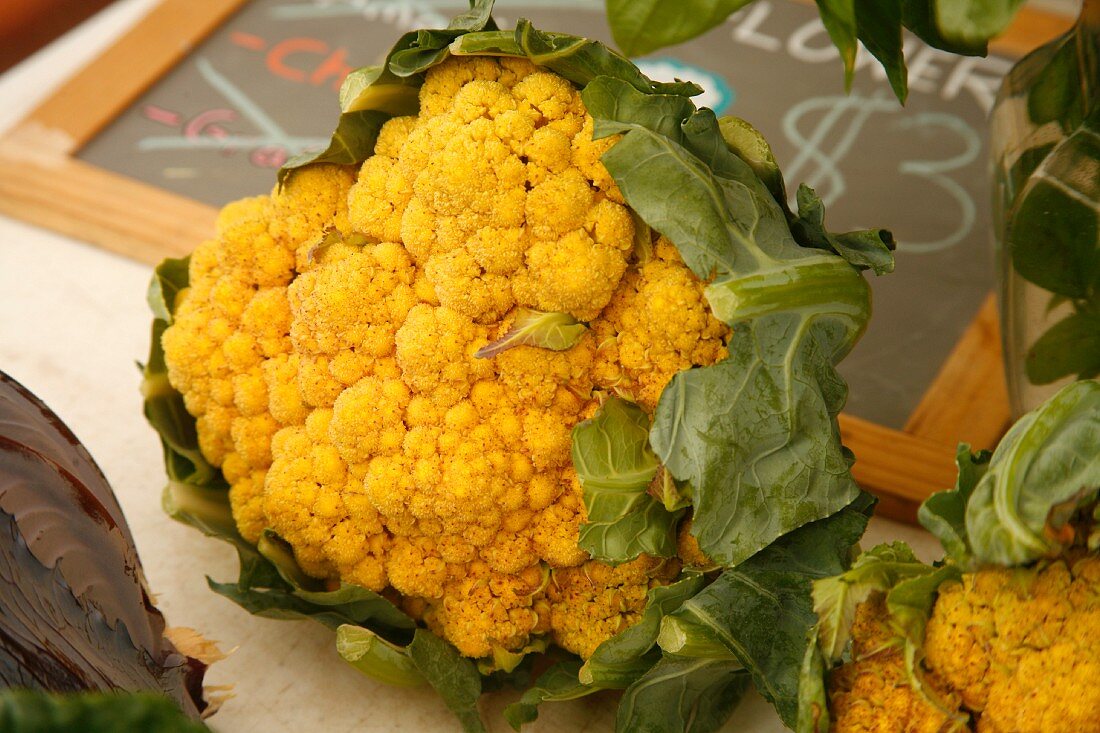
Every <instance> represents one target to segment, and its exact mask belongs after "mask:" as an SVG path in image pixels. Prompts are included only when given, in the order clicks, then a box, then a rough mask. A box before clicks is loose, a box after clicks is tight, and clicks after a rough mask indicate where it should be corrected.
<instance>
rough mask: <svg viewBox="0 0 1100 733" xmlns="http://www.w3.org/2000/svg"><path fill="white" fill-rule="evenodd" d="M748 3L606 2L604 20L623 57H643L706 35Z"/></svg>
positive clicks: (710, 0) (709, 0)
mask: <svg viewBox="0 0 1100 733" xmlns="http://www.w3.org/2000/svg"><path fill="white" fill-rule="evenodd" d="M751 1H752V0H671V1H670V0H607V20H608V24H609V25H610V26H611V33H612V35H613V36H614V37H615V43H616V45H618V47H619V48H621V49H622V51H623V53H625V54H626V55H627V56H644V55H645V54H647V53H650V52H651V51H656V50H657V49H659V48H664V47H665V46H671V45H673V44H676V43H682V42H683V41H687V40H689V39H692V38H695V37H696V36H698V35H701V34H703V33H705V32H706V31H709V30H710V29H711V28H713V27H715V26H716V25H719V24H721V23H724V22H725V20H726V18H727V17H728V16H729V15H730V13H733V12H734V11H736V10H739V9H740V8H743V7H744V6H746V5H748V4H749V3H750V2H751Z"/></svg>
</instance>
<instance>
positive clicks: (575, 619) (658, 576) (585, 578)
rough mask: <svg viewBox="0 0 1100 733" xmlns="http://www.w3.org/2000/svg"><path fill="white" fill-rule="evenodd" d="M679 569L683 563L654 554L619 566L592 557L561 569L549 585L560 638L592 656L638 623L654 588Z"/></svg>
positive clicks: (557, 638) (564, 644)
mask: <svg viewBox="0 0 1100 733" xmlns="http://www.w3.org/2000/svg"><path fill="white" fill-rule="evenodd" d="M679 572H680V563H679V562H678V561H675V560H673V561H666V560H661V559H659V558H655V557H650V556H649V555H640V556H638V557H637V558H635V559H634V560H631V561H630V562H626V563H623V564H622V565H618V566H616V567H610V566H608V565H605V564H603V563H601V562H596V561H595V560H589V561H588V562H586V563H584V564H583V565H581V566H579V567H570V568H561V569H558V570H555V571H554V573H553V577H552V578H551V580H550V585H549V586H547V589H546V599H547V601H549V603H550V628H551V630H552V633H553V635H554V641H555V642H556V643H557V644H558V646H560V647H562V648H563V649H566V650H568V651H571V652H573V653H574V654H579V655H580V656H582V657H584V658H586V659H587V658H588V657H590V656H592V652H594V651H595V650H596V647H598V646H599V645H600V644H602V643H603V642H604V641H606V640H607V639H609V638H611V637H612V636H614V635H615V634H617V633H619V632H620V631H622V630H623V629H625V628H627V627H628V626H630V625H632V624H635V623H637V622H638V620H639V619H640V618H641V616H642V611H644V610H645V601H646V594H647V593H648V592H649V589H650V588H651V587H653V586H655V585H664V584H666V583H668V582H670V581H671V580H672V579H673V578H675V577H676V575H677V574H678V573H679Z"/></svg>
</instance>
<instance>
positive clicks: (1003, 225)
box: [990, 0, 1100, 417]
mask: <svg viewBox="0 0 1100 733" xmlns="http://www.w3.org/2000/svg"><path fill="white" fill-rule="evenodd" d="M990 141H991V142H990V146H991V153H992V162H993V183H994V187H993V189H994V193H993V197H994V201H993V206H994V222H995V224H994V226H995V231H994V236H995V242H996V253H997V267H998V271H999V282H1000V292H999V298H1000V307H1001V333H1002V339H1003V343H1004V353H1005V369H1006V376H1007V379H1008V391H1009V399H1010V401H1011V406H1012V412H1013V416H1014V417H1019V416H1020V415H1022V414H1023V413H1024V412H1027V411H1028V410H1031V409H1033V408H1034V407H1037V406H1038V405H1039V404H1040V403H1041V402H1042V401H1043V400H1044V399H1046V398H1047V397H1049V396H1050V395H1052V394H1053V393H1054V392H1055V391H1056V390H1057V389H1058V388H1059V387H1060V386H1062V385H1063V384H1064V383H1065V382H1067V381H1069V380H1072V379H1076V378H1095V377H1096V376H1097V375H1098V374H1100V0H1085V2H1084V5H1083V6H1082V9H1081V14H1080V17H1079V18H1078V20H1077V23H1076V24H1075V25H1074V27H1073V28H1072V29H1071V30H1070V31H1068V32H1067V33H1066V34H1065V35H1063V36H1061V37H1059V38H1057V39H1055V40H1053V41H1051V42H1050V43H1048V44H1046V45H1044V46H1042V47H1040V48H1038V49H1036V50H1035V51H1033V52H1032V53H1030V54H1029V55H1027V56H1025V57H1024V58H1023V59H1021V60H1020V62H1019V63H1018V64H1016V66H1015V67H1013V69H1012V70H1011V71H1009V73H1008V74H1007V75H1006V76H1005V79H1004V82H1003V83H1002V86H1001V90H1000V92H999V94H998V97H997V102H996V104H995V105H994V108H993V113H992V119H991V137H990Z"/></svg>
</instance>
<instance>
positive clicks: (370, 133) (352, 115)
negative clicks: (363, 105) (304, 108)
mask: <svg viewBox="0 0 1100 733" xmlns="http://www.w3.org/2000/svg"><path fill="white" fill-rule="evenodd" d="M392 116H393V115H391V114H389V113H388V112H383V111H379V110H374V109H364V110H360V111H358V112H344V113H343V114H341V115H340V121H339V122H338V123H337V125H336V130H335V132H333V133H332V140H331V141H330V142H329V145H328V147H327V148H325V149H324V150H321V151H319V152H313V153H302V154H301V155H295V156H294V157H293V158H291V159H290V160H288V161H287V162H286V164H285V165H284V166H283V167H282V168H280V169H279V185H280V186H285V185H286V181H287V178H288V177H289V176H290V173H291V172H292V171H294V170H297V169H299V168H301V167H303V166H306V165H310V164H312V163H335V164H337V165H352V164H355V163H359V162H362V161H363V160H366V159H367V158H368V157H369V156H370V154H371V153H372V152H374V143H375V141H376V140H378V131H379V130H381V129H382V125H384V124H386V121H387V120H389V119H390V117H392Z"/></svg>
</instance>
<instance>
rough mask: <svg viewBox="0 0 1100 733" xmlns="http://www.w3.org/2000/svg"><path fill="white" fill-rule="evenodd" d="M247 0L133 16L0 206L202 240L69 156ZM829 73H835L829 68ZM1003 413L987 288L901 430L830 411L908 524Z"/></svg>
mask: <svg viewBox="0 0 1100 733" xmlns="http://www.w3.org/2000/svg"><path fill="white" fill-rule="evenodd" d="M245 2H247V0H162V2H161V3H160V4H159V5H157V6H156V7H154V8H153V9H152V10H151V11H150V12H149V13H148V14H147V15H146V16H145V18H144V19H142V20H141V21H140V22H138V23H137V25H135V26H134V27H133V28H132V29H131V30H130V31H128V32H127V33H126V34H124V35H123V36H122V37H121V38H120V39H119V40H118V41H117V42H116V43H115V44H114V45H112V46H111V47H110V48H108V49H107V50H106V51H105V52H103V53H102V54H101V55H100V56H99V57H98V58H96V59H95V60H94V61H92V62H91V63H90V64H89V65H88V66H86V67H85V68H84V69H83V70H81V71H80V72H79V73H77V74H76V75H75V76H73V77H72V78H70V79H69V80H68V81H67V82H66V83H65V84H64V85H62V86H61V88H60V89H58V90H57V91H56V92H55V93H54V94H52V95H51V96H50V97H49V98H48V99H46V100H45V101H44V102H43V103H42V104H40V105H39V106H38V107H37V108H36V109H35V110H34V111H33V112H31V113H30V114H29V115H28V116H27V117H26V118H24V119H23V120H21V121H20V122H19V123H18V124H16V125H15V126H14V127H13V128H12V129H11V130H10V131H8V133H7V134H6V135H4V136H3V137H2V138H0V212H2V213H4V214H6V215H8V216H11V217H13V218H18V219H23V220H26V221H28V222H31V223H33V224H37V225H40V226H43V227H47V228H49V229H53V230H56V231H59V232H61V233H63V234H67V235H69V236H72V237H74V238H77V239H81V240H85V241H88V242H90V243H93V244H96V245H99V246H101V247H103V248H105V249H108V250H110V251H113V252H116V253H118V254H122V255H125V256H127V257H131V258H133V259H136V260H139V261H141V262H145V263H149V264H155V263H157V262H159V261H160V260H161V259H162V258H164V257H180V256H183V255H184V254H186V253H187V252H189V251H190V250H191V249H193V248H194V246H195V244H196V243H198V242H201V241H202V240H204V239H206V238H208V237H209V236H210V235H211V233H212V232H213V230H214V221H215V217H216V215H217V210H216V209H215V208H213V207H211V206H208V205H206V204H202V203H199V202H196V201H194V200H192V199H189V198H186V197H184V196H181V195H178V194H175V193H171V192H169V191H166V190H163V189H159V188H157V187H155V186H152V185H150V184H147V183H143V182H140V181H136V180H134V179H131V178H128V177H126V176H123V175H121V174H118V173H114V172H111V171H107V170H104V169H102V168H99V167H97V166H94V165H91V164H89V163H86V162H84V161H82V160H79V159H78V158H77V157H76V154H77V152H78V151H79V150H81V149H82V148H83V147H84V146H85V145H86V144H87V143H88V142H89V141H91V140H92V138H93V137H95V136H96V135H97V134H98V133H99V132H100V131H101V130H102V129H104V128H105V127H106V126H107V125H109V124H110V123H111V122H112V121H113V120H114V119H115V118H116V117H118V116H119V115H120V114H121V113H122V112H123V111H124V110H126V109H127V108H128V107H129V106H130V105H131V104H132V103H133V101H134V100H135V99H136V98H137V97H138V96H140V95H141V94H142V93H144V92H145V91H146V90H147V89H148V88H150V87H151V86H152V85H154V84H155V83H156V82H157V81H158V80H159V79H160V78H161V77H162V76H163V75H164V74H166V73H167V72H168V71H169V70H170V69H172V68H173V67H174V66H175V65H176V64H178V63H179V62H181V61H182V60H183V59H184V58H185V57H186V56H187V55H188V54H190V52H191V51H192V50H193V49H194V48H195V47H196V46H197V45H198V44H199V43H201V42H202V41H203V40H204V39H205V38H206V37H207V36H209V35H210V34H211V33H212V32H213V31H214V30H216V29H217V28H218V27H219V26H221V25H222V24H223V23H224V22H225V21H226V20H227V19H228V18H229V16H230V15H232V14H233V13H234V12H235V11H236V10H238V9H239V8H240V7H241V6H242V5H244V4H245ZM1069 23H1070V19H1067V18H1064V17H1061V16H1056V15H1051V14H1047V13H1042V12H1038V11H1033V10H1029V9H1025V10H1023V11H1021V12H1020V14H1019V17H1018V18H1017V19H1016V22H1015V23H1014V24H1013V26H1012V28H1011V29H1010V30H1009V32H1008V33H1007V34H1005V35H1004V36H1003V37H1002V38H1000V39H999V40H998V41H997V42H996V43H995V44H994V45H993V48H994V49H995V50H997V51H1000V52H1003V53H1007V54H1009V55H1013V56H1019V55H1022V54H1023V53H1025V52H1027V51H1028V50H1030V49H1032V48H1034V47H1036V46H1037V45H1039V44H1041V43H1044V42H1045V41H1047V40H1049V39H1050V38H1053V37H1054V36H1055V35H1057V34H1058V33H1061V32H1063V31H1064V30H1065V29H1066V28H1067V27H1068V26H1069ZM838 73H839V70H838ZM1008 422H1009V409H1008V396H1007V390H1006V388H1005V381H1004V375H1003V372H1002V359H1001V346H1000V336H999V332H998V320H997V310H996V303H995V301H994V298H993V296H992V294H991V295H990V296H989V297H987V298H986V300H985V302H984V304H983V305H982V307H981V309H980V310H979V312H978V313H977V315H976V316H975V318H974V319H973V321H972V322H971V323H970V325H969V327H968V328H967V329H966V331H965V332H964V334H963V336H962V338H961V339H960V340H959V342H958V343H957V344H956V346H955V347H954V349H953V351H952V352H951V354H950V355H949V356H948V358H947V360H946V361H945V362H944V364H943V365H942V367H941V369H940V372H939V374H938V375H937V377H936V378H935V380H933V382H932V384H931V385H930V386H929V388H928V390H927V391H926V392H925V394H924V396H923V398H922V400H921V402H920V403H919V405H918V406H917V408H916V409H915V410H914V412H913V414H912V415H911V416H910V418H909V420H908V422H907V423H906V425H905V428H904V429H903V430H893V429H890V428H886V427H883V426H880V425H877V424H875V423H873V422H870V421H868V420H864V419H861V418H858V417H853V416H850V415H841V416H840V428H841V434H842V436H843V439H844V443H845V445H847V446H848V447H849V448H851V449H852V450H853V451H854V452H855V454H856V456H857V458H858V460H857V462H856V464H855V467H854V468H853V474H854V475H855V478H856V480H857V481H859V483H860V484H861V485H862V486H864V487H865V488H867V489H868V490H869V491H872V492H873V493H875V494H876V495H877V496H878V497H879V498H880V504H879V509H878V512H879V513H880V514H881V515H884V516H887V517H891V518H894V519H899V520H902V521H908V522H913V521H915V518H916V508H917V506H918V505H919V504H920V502H921V501H923V500H924V498H925V497H927V496H928V494H929V493H931V492H932V491H935V490H938V489H943V488H947V487H950V486H952V485H953V484H954V481H955V466H954V456H955V445H956V444H957V443H958V442H960V441H963V442H968V443H970V444H971V445H973V446H974V447H975V448H978V447H992V446H993V444H994V443H995V442H996V441H997V439H998V438H999V437H1000V435H1001V434H1002V433H1003V431H1004V430H1005V428H1006V427H1007V425H1008Z"/></svg>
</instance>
